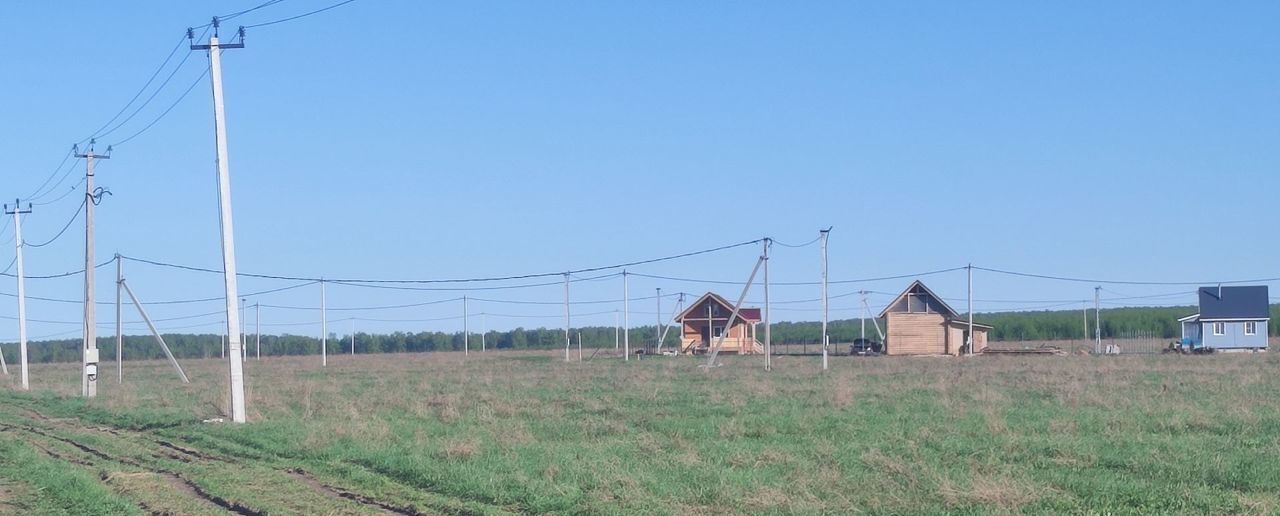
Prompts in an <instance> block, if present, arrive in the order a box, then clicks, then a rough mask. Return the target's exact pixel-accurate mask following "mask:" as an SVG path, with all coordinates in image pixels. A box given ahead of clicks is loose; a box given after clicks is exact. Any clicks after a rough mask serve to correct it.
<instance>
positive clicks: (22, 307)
mask: <svg viewBox="0 0 1280 516" xmlns="http://www.w3.org/2000/svg"><path fill="white" fill-rule="evenodd" d="M6 208H7V207H6ZM5 212H6V213H9V214H11V215H13V251H14V264H15V265H16V266H17V273H18V274H17V279H18V367H19V369H20V371H19V374H21V375H22V390H24V391H26V390H31V383H30V380H29V376H28V374H27V291H26V283H27V282H26V277H25V276H24V272H23V268H22V248H23V247H25V246H26V245H25V244H24V243H23V241H22V214H24V213H31V203H29V202H28V203H27V207H26V209H23V208H22V203H21V201H19V200H17V199H15V200H14V201H13V208H12V209H6V210H5ZM0 364H3V365H4V366H5V374H9V371H8V369H9V367H8V365H7V364H4V354H3V353H0Z"/></svg>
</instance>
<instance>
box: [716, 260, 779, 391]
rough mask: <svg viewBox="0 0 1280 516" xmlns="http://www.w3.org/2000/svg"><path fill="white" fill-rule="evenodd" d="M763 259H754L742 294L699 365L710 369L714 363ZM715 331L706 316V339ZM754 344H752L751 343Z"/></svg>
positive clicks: (736, 318)
mask: <svg viewBox="0 0 1280 516" xmlns="http://www.w3.org/2000/svg"><path fill="white" fill-rule="evenodd" d="M764 261H765V258H764V256H760V257H759V258H757V259H756V266H755V267H754V268H752V269H751V276H748V277H747V283H746V284H745V285H743V286H742V294H740V295H738V302H736V303H734V304H733V312H731V313H730V314H729V320H727V321H725V323H724V327H725V330H724V331H722V332H720V338H718V339H716V343H715V345H713V346H711V352H710V353H707V363H706V364H705V365H703V366H701V367H703V368H705V369H706V370H707V371H710V370H711V368H712V367H715V365H716V357H717V356H719V355H720V346H723V345H724V338H725V337H726V336H728V335H729V328H731V327H733V322H734V321H736V320H738V312H739V311H740V310H741V309H742V303H743V301H746V299H747V292H749V291H750V290H751V284H752V283H754V282H755V280H756V273H757V272H760V265H761V264H763V263H764ZM714 332H715V328H714V325H712V322H711V316H710V315H708V316H707V339H708V340H710V339H711V337H712V336H713V334H714ZM753 345H754V344H753Z"/></svg>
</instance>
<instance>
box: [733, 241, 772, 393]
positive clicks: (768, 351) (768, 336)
mask: <svg viewBox="0 0 1280 516" xmlns="http://www.w3.org/2000/svg"><path fill="white" fill-rule="evenodd" d="M770 247H773V239H771V238H765V239H764V255H762V256H761V259H762V260H764V370H765V371H772V370H773V333H772V332H771V331H770V330H771V329H770V328H769V248H770ZM724 327H725V333H726V334H727V333H729V324H728V323H725V325H724Z"/></svg>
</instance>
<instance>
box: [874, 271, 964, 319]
mask: <svg viewBox="0 0 1280 516" xmlns="http://www.w3.org/2000/svg"><path fill="white" fill-rule="evenodd" d="M917 286H919V287H920V288H921V289H922V290H924V292H925V293H926V294H929V297H932V298H933V299H934V300H936V301H937V302H938V304H940V305H942V307H943V308H946V309H947V313H945V314H942V315H945V316H947V318H952V317H960V313H959V312H956V311H955V309H953V308H951V305H948V304H947V302H946V301H943V300H942V298H941V297H939V296H938V295H937V294H934V293H933V291H932V290H929V287H926V286H925V284H924V282H922V281H920V280H915V281H913V282H911V284H910V285H907V288H906V290H903V291H902V293H901V294H898V297H895V298H893V301H890V302H889V304H888V305H885V307H884V310H881V311H880V315H877V316H876V317H879V318H883V317H884V316H885V314H887V313H889V309H890V308H893V305H896V304H898V301H901V300H902V298H904V297H907V294H910V293H911V291H912V290H915V288H916V287H917Z"/></svg>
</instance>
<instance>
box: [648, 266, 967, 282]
mask: <svg viewBox="0 0 1280 516" xmlns="http://www.w3.org/2000/svg"><path fill="white" fill-rule="evenodd" d="M962 270H964V267H952V268H950V269H939V270H933V271H925V272H918V273H913V274H899V275H896V276H880V277H875V278H855V279H847V280H833V281H828V282H827V283H829V284H849V283H871V282H876V281H886V280H894V279H903V278H916V277H920V276H932V275H935V274H943V273H947V272H955V271H962ZM627 274H628V275H631V276H638V277H641V278H650V279H659V280H665V281H683V282H687V283H707V284H713V285H742V284H743V282H741V281H724V280H706V279H694V278H681V277H675V276H659V275H656V274H643V273H639V272H628V273H627ZM820 283H821V282H818V281H790V282H788V281H781V282H779V281H773V282H770V284H771V285H775V286H812V285H818V284H820Z"/></svg>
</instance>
